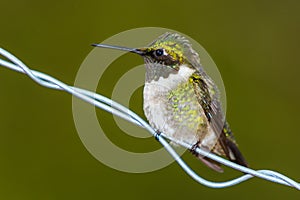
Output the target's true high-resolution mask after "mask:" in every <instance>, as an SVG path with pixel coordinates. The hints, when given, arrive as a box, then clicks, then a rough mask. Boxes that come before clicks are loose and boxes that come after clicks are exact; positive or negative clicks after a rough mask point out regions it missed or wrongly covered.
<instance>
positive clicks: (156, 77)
mask: <svg viewBox="0 0 300 200" xmlns="http://www.w3.org/2000/svg"><path fill="white" fill-rule="evenodd" d="M141 50H142V51H144V52H145V54H144V55H143V57H144V59H145V66H146V83H145V87H144V112H145V115H146V117H147V119H148V121H149V123H150V124H151V126H153V127H154V128H155V129H156V130H157V131H159V132H163V133H165V134H167V135H168V136H169V137H172V138H174V139H175V140H177V141H184V142H187V143H189V144H197V145H198V146H199V147H201V148H203V149H205V150H209V151H212V152H214V153H216V154H218V155H222V156H226V157H227V158H229V159H230V160H232V161H235V162H237V163H239V164H242V165H245V166H247V163H246V161H245V159H244V158H243V156H242V154H241V153H240V152H239V150H238V148H237V145H236V142H235V140H234V138H233V135H232V133H231V131H230V129H229V125H228V124H227V123H225V116H224V115H223V112H222V110H221V104H220V100H219V93H218V89H217V87H216V86H215V84H214V83H213V81H212V80H211V79H210V77H208V75H207V74H206V73H205V72H204V70H203V69H202V67H201V65H200V59H199V56H198V54H197V53H196V52H195V51H194V50H193V49H192V46H191V44H190V43H189V41H188V40H187V39H186V38H184V37H182V36H180V35H178V34H172V33H166V34H164V35H162V36H160V37H159V38H158V39H157V40H155V41H154V42H152V43H151V44H150V45H149V47H146V48H142V49H141ZM157 50H162V53H161V52H158V53H159V54H161V55H159V56H158V55H156V54H157V52H156V51H157ZM197 156H198V155H197ZM198 157H199V158H200V159H201V160H202V161H203V162H204V163H205V164H206V165H208V166H209V167H211V168H212V169H215V170H216V171H222V169H221V168H220V166H219V165H218V164H217V163H215V162H213V161H211V160H209V159H207V158H202V157H200V156H198Z"/></svg>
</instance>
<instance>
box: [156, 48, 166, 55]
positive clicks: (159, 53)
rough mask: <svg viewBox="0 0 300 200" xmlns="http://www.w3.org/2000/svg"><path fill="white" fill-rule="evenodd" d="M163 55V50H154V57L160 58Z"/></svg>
mask: <svg viewBox="0 0 300 200" xmlns="http://www.w3.org/2000/svg"><path fill="white" fill-rule="evenodd" d="M163 54H164V50H163V49H157V50H155V55H156V56H162V55H163Z"/></svg>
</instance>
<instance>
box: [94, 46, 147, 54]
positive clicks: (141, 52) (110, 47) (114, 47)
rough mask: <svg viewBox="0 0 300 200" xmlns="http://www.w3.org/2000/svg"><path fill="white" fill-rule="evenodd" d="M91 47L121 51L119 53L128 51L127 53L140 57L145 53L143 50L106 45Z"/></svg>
mask: <svg viewBox="0 0 300 200" xmlns="http://www.w3.org/2000/svg"><path fill="white" fill-rule="evenodd" d="M92 46H94V47H100V48H108V49H117V50H121V51H128V52H132V53H136V54H139V55H141V56H143V55H145V51H144V50H143V49H134V48H128V47H121V46H114V45H107V44H92Z"/></svg>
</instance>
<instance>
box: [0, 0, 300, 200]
mask: <svg viewBox="0 0 300 200" xmlns="http://www.w3.org/2000/svg"><path fill="white" fill-rule="evenodd" d="M299 10H300V3H299V1H296V0H294V1H293V0H286V1H251V2H249V1H237V0H235V1H233V0H228V1H211V0H210V1H188V0H186V1H183V2H180V1H178V2H176V1H126V2H122V3H120V2H115V1H105V2H104V1H78V0H73V1H67V0H63V1H36V0H34V1H33V0H27V1H20V0H19V1H15V0H11V1H2V2H1V13H0V16H1V19H2V23H1V31H0V41H1V47H3V48H5V49H7V50H9V51H11V52H12V53H14V54H15V55H17V56H18V57H19V58H20V59H22V60H23V61H24V62H25V63H26V64H28V65H29V66H30V67H32V68H33V69H36V70H39V71H42V72H46V73H48V74H51V75H53V76H54V77H56V78H58V79H60V80H63V81H65V82H66V83H69V84H73V82H74V80H75V76H76V73H77V70H78V68H79V67H80V64H81V62H82V61H83V59H84V58H85V56H86V55H87V54H88V53H89V52H90V51H91V49H92V48H91V47H90V44H91V43H94V42H101V41H102V40H104V39H106V38H108V37H110V36H111V35H114V34H117V33H119V32H121V31H124V30H127V29H131V28H137V27H145V26H157V27H166V28H169V29H175V30H177V31H180V32H183V33H185V34H187V35H189V36H191V37H192V38H194V39H195V40H197V41H198V42H199V43H200V44H201V45H202V46H203V47H204V48H205V49H206V50H207V51H208V52H209V53H210V55H211V57H212V58H213V59H214V61H215V62H216V64H217V66H218V67H219V70H220V72H221V74H222V77H223V80H224V83H225V87H226V92H227V117H228V120H229V122H230V124H231V127H232V129H233V131H234V132H235V133H236V138H237V140H238V142H239V145H240V148H241V150H242V152H243V153H244V154H245V156H246V158H247V160H248V162H249V163H250V165H251V166H252V167H253V168H256V169H265V168H266V169H275V170H278V171H279V172H282V173H284V174H286V175H288V176H290V177H292V178H294V179H296V180H298V181H299V180H300V176H299V168H300V162H299V155H298V153H299V145H300V134H299V129H298V127H297V126H298V125H299V123H300V117H299V113H300V107H299V104H298V102H299V101H300V88H299V78H298V77H299V73H300V60H299V52H300V38H299V33H300V14H299ZM121 59H123V61H122V62H120V61H119V62H118V63H119V64H122V63H124V62H126V65H127V64H128V66H133V65H131V64H130V63H129V62H131V61H132V60H135V59H138V58H137V57H128V58H127V59H126V58H121ZM132 62H133V63H135V62H137V61H132ZM140 62H141V61H140ZM122 70H123V71H122ZM122 70H118V69H117V68H116V69H115V70H112V69H111V68H110V71H108V72H107V76H106V77H104V79H102V80H101V81H102V84H101V87H99V88H98V92H100V93H102V94H105V95H106V96H110V95H111V92H112V91H111V90H112V88H113V85H114V83H115V82H116V80H117V77H118V76H120V75H121V74H122V73H124V69H122ZM121 72H122V73H121ZM0 83H1V84H0V92H1V96H0V109H1V114H0V127H1V129H0V137H1V139H0V177H1V178H0V199H6V200H10V199H14V200H15V199H31V200H32V199H73V200H75V199H106V198H111V199H117V198H119V199H165V198H172V199H204V198H205V199H206V198H209V199H241V198H242V199H265V198H270V199H282V198H285V199H296V198H297V197H298V198H299V194H300V193H299V192H298V191H296V190H294V189H291V188H288V187H285V186H281V185H277V184H274V183H269V182H266V181H264V180H260V179H252V180H250V181H247V182H245V183H242V184H240V185H238V186H235V187H231V188H227V189H210V188H207V187H204V186H202V185H199V184H198V183H196V182H195V181H193V180H192V179H191V178H190V177H188V176H187V175H186V174H185V173H184V172H183V171H182V170H181V169H180V167H179V166H178V165H177V164H175V163H174V164H172V165H170V166H168V167H166V168H164V169H162V170H159V171H155V172H151V173H145V174H128V173H124V172H119V171H116V170H114V169H111V168H109V167H106V166H105V165H103V164H102V163H100V162H99V161H98V160H96V159H94V158H93V157H92V156H91V155H90V154H89V153H88V151H87V150H86V149H85V147H84V146H83V144H82V143H81V141H80V139H79V137H78V134H77V132H76V129H75V126H74V122H73V118H72V97H71V96H70V95H69V94H66V93H63V92H58V91H53V90H49V89H45V88H43V87H41V86H39V85H37V84H35V83H34V82H33V81H32V80H30V79H29V78H28V77H26V76H24V75H21V74H18V73H16V72H13V71H10V70H7V69H4V68H0ZM103 85H105V86H107V87H103ZM141 91H142V90H141V89H140V90H138V91H137V92H136V93H135V94H134V97H133V98H132V99H135V98H136V99H138V101H139V102H140V100H141V94H142V93H141ZM135 105H136V104H135V103H132V105H131V106H132V107H131V108H132V109H133V110H136V111H137V112H138V113H140V114H141V113H142V111H141V109H142V107H141V103H140V104H138V105H137V106H136V107H135ZM97 112H98V114H99V115H98V116H99V119H100V123H101V124H106V126H107V128H109V130H110V134H111V135H109V137H110V138H111V139H112V140H113V141H114V142H115V143H116V144H118V145H120V146H121V147H124V148H125V149H126V145H127V142H128V144H130V145H128V146H130V150H132V149H134V148H133V147H134V146H132V145H136V149H138V151H143V150H145V149H146V150H147V149H151V148H158V147H159V145H158V144H157V142H155V140H154V139H151V140H150V139H146V140H147V142H146V143H145V146H144V147H145V148H139V147H140V146H141V144H142V143H140V142H141V139H132V138H130V137H129V136H126V135H125V136H124V134H123V133H122V132H121V131H120V130H119V129H118V128H117V127H114V123H113V121H112V118H111V115H110V114H107V113H103V112H102V111H97ZM101 116H103V117H101ZM104 117H106V119H103V118H104ZM148 140H149V141H148ZM184 158H185V159H186V160H187V161H188V162H189V163H190V164H191V165H192V166H193V167H194V168H196V171H197V172H198V173H200V174H201V175H203V176H204V177H205V178H208V179H210V180H216V181H223V180H227V179H230V178H231V177H236V176H238V175H239V174H240V173H237V172H235V171H233V170H231V169H228V168H226V169H225V173H224V174H219V173H215V172H213V171H211V170H210V169H207V168H206V167H205V166H203V165H202V164H200V163H199V162H198V161H195V159H194V158H193V157H191V156H190V155H188V154H187V155H184Z"/></svg>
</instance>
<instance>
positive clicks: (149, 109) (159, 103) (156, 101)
mask: <svg viewBox="0 0 300 200" xmlns="http://www.w3.org/2000/svg"><path fill="white" fill-rule="evenodd" d="M194 72H195V70H193V69H191V68H188V67H187V66H181V67H180V70H179V71H178V73H177V74H170V75H169V77H167V78H163V77H160V78H159V79H158V80H157V81H154V80H153V81H151V82H149V83H145V86H144V113H145V115H146V117H147V119H148V121H149V123H150V125H151V126H152V127H153V128H155V129H157V130H160V131H163V132H167V133H168V134H169V135H170V136H171V135H172V134H173V133H174V132H175V130H173V129H172V127H173V126H172V121H173V119H171V118H170V117H171V116H170V115H168V113H169V112H171V111H169V112H168V97H167V95H168V93H169V92H170V91H171V90H172V89H174V88H176V87H177V86H178V85H179V84H180V83H182V82H187V81H188V79H189V77H190V76H191V75H192V74H193V73H194ZM166 130H167V131H166Z"/></svg>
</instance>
